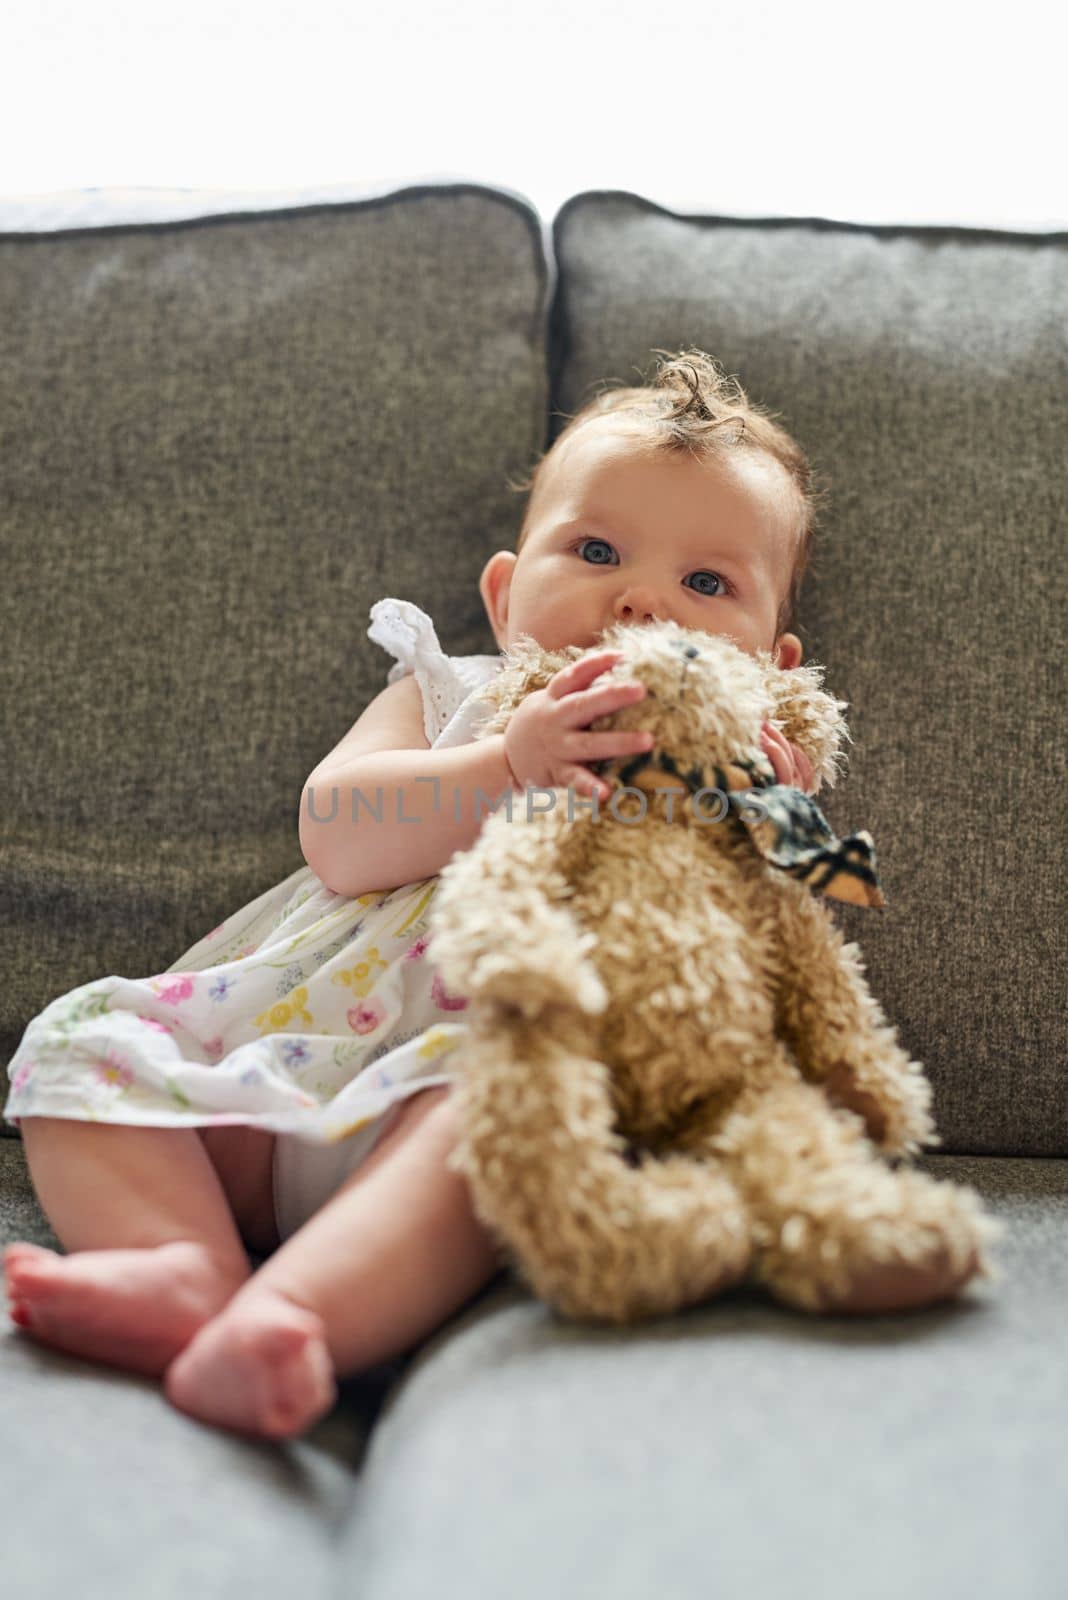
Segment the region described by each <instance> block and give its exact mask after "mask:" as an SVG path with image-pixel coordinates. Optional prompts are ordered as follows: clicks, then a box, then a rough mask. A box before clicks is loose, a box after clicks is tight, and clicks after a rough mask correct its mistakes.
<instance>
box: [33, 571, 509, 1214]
mask: <svg viewBox="0 0 1068 1600" xmlns="http://www.w3.org/2000/svg"><path fill="white" fill-rule="evenodd" d="M370 614H371V626H370V627H369V628H368V630H367V631H368V635H369V637H370V638H371V639H373V640H374V641H375V643H377V644H380V645H382V646H383V647H384V648H385V649H386V650H388V651H389V652H390V654H391V655H393V656H394V657H395V658H396V659H395V662H394V664H393V666H392V667H391V668H390V670H389V674H388V678H387V681H388V682H389V683H393V682H394V681H395V680H396V679H397V678H399V677H403V676H405V675H406V674H408V673H410V672H411V673H414V675H415V677H416V680H417V682H418V683H419V687H420V689H421V690H422V695H423V709H424V718H425V729H426V737H427V739H428V741H429V742H430V744H431V745H432V746H433V747H434V748H440V747H443V746H454V745H460V744H466V743H468V742H470V740H471V739H472V738H473V737H474V733H475V731H476V729H477V727H478V726H479V723H480V721H481V720H482V719H483V718H484V716H485V715H486V710H487V707H486V704H485V702H483V701H480V700H479V696H478V690H479V688H480V687H481V686H482V685H484V684H485V683H486V682H488V680H489V679H490V678H491V677H493V676H494V675H495V674H496V673H497V672H499V671H500V669H501V666H502V664H503V658H502V657H501V656H499V655H497V656H452V657H450V656H447V655H445V653H444V652H443V650H442V649H441V646H440V644H439V642H438V637H437V633H436V631H435V628H434V624H433V622H432V621H431V620H430V618H429V617H428V616H427V615H426V613H425V612H424V611H421V610H420V608H419V607H418V606H416V605H413V604H412V603H411V602H410V601H405V600H395V599H386V600H380V601H378V602H377V604H376V605H374V606H372V607H371V613H370ZM437 883H438V878H437V877H436V876H433V877H430V878H424V879H421V880H419V881H417V882H413V883H408V884H404V885H403V886H402V887H400V888H398V889H394V890H392V891H386V890H380V891H375V892H373V893H371V894H365V895H360V896H358V897H357V898H355V899H349V898H346V897H345V896H343V895H339V894H335V893H334V892H333V891H332V890H330V889H327V888H326V886H325V885H324V884H323V883H322V882H321V880H320V879H319V878H318V877H317V876H316V875H315V873H314V872H312V870H311V868H310V867H307V866H304V867H301V868H299V869H298V870H297V871H296V872H294V873H292V874H291V876H290V877H288V878H286V879H285V880H284V881H283V882H282V883H279V884H277V885H276V886H275V887H274V888H271V889H268V890H266V891H265V892H264V893H263V894H261V895H259V896H258V897H257V898H256V899H255V900H252V901H251V902H250V903H249V904H248V905H245V906H243V907H242V908H241V909H240V910H239V911H235V912H234V913H233V915H232V916H229V917H227V918H226V920H225V921H224V922H221V923H220V924H219V926H218V927H217V928H213V929H212V930H211V932H210V933H208V934H205V936H204V937H203V938H202V939H200V940H199V941H198V942H197V943H196V944H195V945H194V946H193V947H192V949H190V950H187V951H186V953H185V954H184V955H182V956H180V957H179V958H178V960H177V961H175V962H174V964H173V965H172V966H170V967H168V968H167V970H166V971H165V972H161V973H158V974H156V975H154V976H151V977H143V978H124V977H117V976H115V975H110V976H108V977H104V978H97V979H95V980H93V981H92V982H90V983H84V984H82V985H81V986H80V987H79V988H77V989H72V990H71V991H70V993H68V994H64V995H61V996H60V997H59V998H57V999H55V1000H53V1001H52V1002H51V1003H50V1004H49V1005H47V1006H46V1007H45V1009H44V1010H43V1011H42V1012H41V1013H40V1014H39V1015H38V1016H36V1017H35V1018H34V1019H33V1020H32V1021H31V1022H30V1024H29V1025H28V1027H27V1028H26V1031H25V1033H24V1034H23V1036H22V1039H21V1041H20V1043H19V1046H18V1048H17V1050H16V1051H15V1054H14V1056H13V1057H12V1058H11V1061H10V1062H9V1063H8V1068H7V1072H8V1077H9V1079H10V1082H11V1089H10V1094H9V1097H8V1101H7V1104H6V1106H5V1107H4V1118H5V1120H6V1121H7V1122H9V1123H11V1124H12V1125H14V1126H16V1127H17V1126H18V1125H19V1123H20V1121H21V1120H22V1119H23V1118H25V1117H32V1116H49V1117H69V1118H73V1119H75V1120H81V1121H101V1122H119V1123H136V1124H141V1125H148V1126H153V1127H160V1126H167V1127H177V1128H188V1127H203V1126H205V1125H209V1124H210V1125H219V1124H223V1123H242V1124H249V1125H252V1126H255V1127H259V1128H265V1129H270V1130H272V1131H273V1132H275V1133H276V1134H278V1136H279V1137H278V1140H277V1143H276V1153H275V1203H276V1211H277V1212H278V1222H279V1232H280V1234H281V1237H282V1238H283V1239H284V1238H286V1237H288V1236H289V1234H290V1233H291V1232H293V1231H295V1229H296V1228H297V1227H299V1226H301V1225H302V1223H303V1221H304V1220H306V1217H307V1216H308V1215H311V1213H312V1211H313V1210H316V1209H318V1205H319V1204H321V1203H322V1201H323V1200H324V1199H325V1198H326V1197H327V1196H328V1194H329V1193H331V1192H333V1189H334V1188H336V1187H337V1184H338V1183H339V1182H340V1181H341V1179H342V1178H343V1177H344V1175H345V1173H346V1172H347V1171H350V1170H352V1168H353V1167H354V1166H355V1165H357V1164H358V1163H359V1161H360V1160H362V1159H364V1157H365V1156H366V1154H367V1153H368V1152H369V1150H370V1149H371V1147H372V1145H373V1144H374V1142H375V1139H376V1138H377V1137H378V1136H379V1135H380V1134H381V1132H382V1131H383V1128H384V1126H385V1121H386V1114H387V1113H389V1112H390V1111H391V1110H392V1109H393V1108H394V1107H395V1106H396V1105H397V1103H398V1102H399V1101H401V1100H403V1099H405V1098H406V1097H407V1096H408V1095H410V1094H413V1093H416V1092H418V1091H419V1090H421V1089H426V1088H428V1087H430V1086H432V1085H441V1084H447V1083H448V1082H449V1081H450V1072H449V1067H448V1057H449V1055H450V1054H451V1053H452V1052H453V1051H454V1050H455V1049H456V1047H457V1045H458V1044H459V1043H460V1042H461V1040H462V1038H463V1035H464V1033H465V1031H466V1028H465V1025H464V1023H463V1021H462V1019H461V1017H460V1013H461V1012H462V1011H463V1009H464V1007H465V1006H466V1003H467V1002H466V1001H465V1000H464V999H463V998H462V997H461V996H455V995H450V994H448V993H446V991H445V989H444V987H443V986H442V983H441V980H440V978H439V977H438V975H437V973H436V972H435V970H434V968H433V965H432V963H431V962H430V961H429V960H428V959H427V957H426V955H425V950H426V944H427V934H428V917H429V911H430V906H431V903H432V900H433V896H434V892H435V889H436V886H437ZM361 1130H362V1131H361Z"/></svg>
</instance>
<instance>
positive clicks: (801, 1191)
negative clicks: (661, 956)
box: [716, 1069, 1003, 1314]
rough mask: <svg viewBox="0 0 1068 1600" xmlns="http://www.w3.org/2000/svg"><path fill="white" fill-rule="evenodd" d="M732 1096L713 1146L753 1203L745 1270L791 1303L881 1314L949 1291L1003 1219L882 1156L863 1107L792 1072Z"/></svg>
mask: <svg viewBox="0 0 1068 1600" xmlns="http://www.w3.org/2000/svg"><path fill="white" fill-rule="evenodd" d="M793 1070H794V1077H793V1079H792V1080H791V1079H790V1077H789V1076H787V1074H785V1073H784V1074H783V1077H782V1079H781V1080H780V1081H779V1082H777V1083H775V1084H773V1085H771V1086H767V1085H765V1086H764V1087H763V1088H762V1089H760V1090H756V1088H755V1087H754V1088H753V1089H751V1090H750V1091H749V1092H747V1093H746V1094H743V1096H742V1097H741V1098H740V1101H739V1103H738V1104H737V1105H736V1107H735V1108H734V1110H733V1111H732V1112H731V1114H730V1115H729V1116H728V1118H727V1119H726V1121H725V1123H724V1126H723V1129H722V1130H721V1133H720V1135H719V1136H718V1137H717V1139H716V1148H717V1149H718V1150H720V1151H722V1152H723V1159H724V1160H725V1161H726V1163H727V1168H728V1171H729V1172H730V1174H731V1176H732V1177H733V1178H734V1180H735V1182H736V1183H737V1185H738V1189H739V1192H740V1193H741V1194H742V1196H743V1198H744V1199H745V1201H746V1203H747V1205H748V1206H749V1210H750V1215H751V1217H752V1227H753V1246H754V1261H753V1277H754V1279H755V1280H756V1281H757V1282H760V1283H763V1284H764V1286H765V1287H766V1288H768V1289H769V1290H770V1291H771V1293H772V1294H773V1295H774V1296H775V1298H776V1299H778V1300H780V1301H782V1302H784V1303H785V1304H787V1305H791V1306H794V1307H796V1308H797V1309H799V1310H803V1311H810V1312H832V1313H846V1314H850V1313H859V1314H864V1313H878V1312H886V1311H897V1310H906V1309H911V1308H914V1307H918V1306H924V1305H930V1304H933V1303H935V1302H937V1301H940V1300H945V1299H949V1298H950V1297H952V1296H953V1295H955V1294H956V1293H958V1292H959V1290H960V1289H962V1288H963V1287H964V1285H965V1284H966V1283H968V1281H969V1280H970V1279H971V1278H972V1277H974V1276H975V1275H976V1273H981V1275H983V1276H985V1277H994V1276H995V1273H994V1271H993V1270H992V1269H991V1263H990V1262H989V1260H988V1259H987V1258H986V1256H985V1253H984V1249H985V1246H986V1245H987V1244H988V1243H992V1242H993V1241H994V1240H995V1239H997V1238H999V1237H1000V1236H1001V1234H1002V1232H1003V1227H1002V1224H1001V1223H999V1222H996V1221H995V1220H994V1219H993V1218H991V1217H989V1216H988V1215H986V1213H985V1212H984V1211H983V1207H982V1202H981V1200H980V1197H979V1196H978V1194H976V1192H975V1191H974V1190H973V1189H970V1188H967V1187H965V1186H963V1185H958V1184H954V1183H951V1182H948V1181H938V1180H936V1179H934V1178H931V1177H928V1176H927V1175H926V1174H924V1173H920V1172H915V1171H912V1170H907V1169H906V1170H902V1171H896V1172H895V1171H893V1170H892V1169H891V1168H890V1167H888V1166H887V1165H886V1164H885V1163H884V1162H882V1161H880V1160H879V1159H878V1156H877V1154H876V1152H875V1150H874V1147H873V1146H872V1145H871V1144H870V1142H869V1141H868V1140H867V1139H866V1138H865V1136H864V1131H863V1125H862V1123H861V1121H860V1118H859V1117H858V1116H856V1115H855V1114H854V1113H853V1112H850V1111H845V1110H840V1109H838V1110H836V1109H835V1108H834V1107H832V1106H831V1105H830V1104H829V1103H828V1102H827V1100H826V1099H825V1097H824V1096H823V1094H822V1093H821V1091H820V1090H819V1089H817V1088H816V1087H814V1086H813V1085H812V1084H808V1083H805V1082H804V1081H802V1080H801V1079H800V1077H799V1076H798V1075H797V1074H796V1069H793Z"/></svg>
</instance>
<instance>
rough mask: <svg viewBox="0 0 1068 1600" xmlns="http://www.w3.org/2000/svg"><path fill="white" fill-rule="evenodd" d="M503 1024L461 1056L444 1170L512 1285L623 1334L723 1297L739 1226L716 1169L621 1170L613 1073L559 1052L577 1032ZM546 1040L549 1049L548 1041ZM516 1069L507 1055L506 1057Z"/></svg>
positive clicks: (737, 1203) (651, 1165)
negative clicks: (464, 1186) (457, 1182)
mask: <svg viewBox="0 0 1068 1600" xmlns="http://www.w3.org/2000/svg"><path fill="white" fill-rule="evenodd" d="M549 1020H550V1019H542V1020H541V1022H540V1023H539V1024H538V1025H537V1026H535V1025H534V1024H524V1023H521V1022H515V1023H513V1028H514V1034H513V1038H512V1040H511V1041H509V1040H507V1039H506V1038H505V1037H504V1035H503V1034H502V1033H500V1032H498V1033H497V1034H495V1035H494V1036H493V1037H492V1038H489V1039H484V1038H482V1037H480V1035H479V1033H478V1031H477V1030H475V1031H474V1032H473V1033H472V1036H471V1038H470V1040H469V1041H468V1043H467V1044H466V1045H465V1046H464V1060H463V1063H462V1068H461V1070H460V1072H459V1073H458V1074H457V1081H456V1084H455V1086H454V1089H453V1095H454V1097H455V1105H456V1111H457V1117H458V1121H459V1124H460V1127H461V1130H462V1131H461V1136H460V1138H459V1141H458V1144H457V1148H456V1150H455V1151H454V1152H453V1155H452V1156H451V1157H450V1166H452V1168H453V1170H455V1171H457V1172H462V1173H463V1175H464V1177H465V1178H466V1179H467V1183H468V1190H469V1193H470V1195H471V1200H472V1205H473V1208H474V1211H475V1214H476V1215H477V1216H478V1217H479V1219H480V1220H481V1221H482V1222H483V1224H484V1225H485V1226H486V1227H488V1228H489V1229H490V1230H491V1231H492V1232H494V1233H495V1234H496V1235H497V1236H498V1238H499V1239H500V1240H501V1241H502V1242H503V1243H504V1244H505V1245H506V1246H507V1248H508V1250H509V1251H510V1253H511V1254H512V1256H513V1258H514V1261H513V1264H514V1266H515V1269H516V1272H517V1275H518V1276H519V1278H520V1279H521V1280H523V1281H524V1282H525V1283H526V1284H527V1285H528V1286H529V1287H530V1288H531V1289H532V1291H533V1292H534V1293H535V1294H536V1295H537V1296H539V1298H541V1299H543V1300H545V1301H547V1302H548V1303H549V1304H550V1305H552V1306H553V1307H554V1308H555V1309H556V1310H557V1311H558V1312H559V1313H560V1314H561V1315H563V1316H567V1317H571V1318H573V1319H576V1320H579V1321H603V1322H609V1323H617V1324H625V1323H631V1322H637V1321H640V1320H643V1319H646V1318H649V1317H654V1316H661V1315H669V1314H671V1313H672V1312H675V1311H678V1310H680V1309H681V1308H683V1307H685V1306H690V1305H696V1304H699V1303H700V1302H702V1301H705V1300H707V1299H709V1298H710V1297H712V1296H713V1295H715V1294H718V1293H721V1292H723V1291H724V1290H726V1289H728V1288H730V1287H731V1286H732V1285H734V1284H735V1283H737V1282H738V1280H739V1279H740V1278H742V1277H743V1276H744V1275H745V1273H746V1271H747V1269H748V1266H749V1261H750V1255H751V1243H750V1228H749V1218H748V1215H747V1213H746V1209H745V1206H744V1205H743V1204H742V1202H741V1200H740V1199H739V1196H738V1193H737V1190H736V1188H735V1186H734V1184H733V1182H732V1181H731V1180H730V1178H729V1176H728V1175H727V1173H726V1172H725V1171H724V1169H723V1167H722V1165H721V1164H720V1163H718V1162H710V1163H707V1164H706V1163H699V1162H697V1161H694V1160H692V1159H690V1158H687V1157H683V1156H669V1157H668V1158H667V1159H665V1160H659V1159H656V1158H655V1157H653V1158H649V1157H647V1158H646V1159H644V1160H643V1161H642V1162H641V1165H640V1166H639V1167H632V1166H631V1165H629V1164H628V1162H627V1159H626V1155H627V1147H626V1142H625V1140H624V1139H623V1138H622V1137H621V1136H620V1135H619V1133H618V1132H617V1131H616V1128H615V1121H616V1118H615V1108H614V1105H613V1102H612V1093H611V1079H610V1074H609V1072H608V1070H607V1068H606V1067H605V1066H604V1064H603V1063H602V1062H600V1061H597V1060H595V1059H593V1058H591V1057H588V1056H587V1057H584V1056H582V1055H581V1054H579V1052H578V1050H577V1049H575V1048H570V1049H569V1048H568V1047H567V1046H566V1045H565V1044H564V1043H563V1040H562V1038H561V1037H560V1035H561V1034H565V1033H568V1032H570V1033H572V1034H573V1035H575V1036H576V1040H575V1042H576V1043H577V1042H578V1036H579V1035H580V1034H581V1031H582V1030H581V1024H579V1023H577V1022H576V1021H575V1020H574V1019H572V1020H571V1022H570V1024H569V1025H568V1026H565V1024H564V1020H563V1019H562V1018H558V1019H556V1027H555V1029H552V1028H550V1027H549V1026H548V1022H549ZM553 1033H555V1034H556V1035H557V1036H556V1037H553V1036H552V1035H553ZM509 1042H510V1043H511V1044H512V1047H513V1049H514V1052H515V1053H514V1056H513V1057H511V1058H509V1056H508V1044H509Z"/></svg>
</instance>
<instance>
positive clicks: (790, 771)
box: [760, 722, 815, 794]
mask: <svg viewBox="0 0 1068 1600" xmlns="http://www.w3.org/2000/svg"><path fill="white" fill-rule="evenodd" d="M760 748H761V749H762V750H763V752H764V754H765V755H766V756H767V758H768V760H769V761H770V762H771V764H772V766H773V767H774V768H775V776H776V778H777V779H778V780H779V782H780V783H785V784H786V785H787V786H788V787H789V788H792V789H802V790H804V792H805V794H814V793H815V788H814V787H813V780H814V778H815V772H814V770H813V767H812V762H811V761H810V760H809V759H808V756H806V754H805V752H804V751H803V750H801V749H799V748H798V746H797V745H796V744H791V743H790V741H789V740H788V739H787V738H786V736H785V734H782V733H780V732H779V730H778V728H773V727H772V726H771V723H770V722H765V723H763V724H762V725H761V729H760Z"/></svg>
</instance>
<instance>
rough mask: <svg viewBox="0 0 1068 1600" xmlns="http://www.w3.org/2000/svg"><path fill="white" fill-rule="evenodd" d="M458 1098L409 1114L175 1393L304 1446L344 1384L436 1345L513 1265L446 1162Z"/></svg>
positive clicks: (258, 1280)
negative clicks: (457, 1314) (457, 1315)
mask: <svg viewBox="0 0 1068 1600" xmlns="http://www.w3.org/2000/svg"><path fill="white" fill-rule="evenodd" d="M448 1094H449V1090H448V1088H435V1089H426V1090H422V1091H421V1092H420V1093H418V1094H416V1095H413V1096H412V1097H411V1098H410V1099H409V1100H408V1101H406V1102H405V1103H404V1104H403V1106H402V1107H401V1108H400V1110H399V1112H398V1113H397V1115H396V1120H395V1122H394V1123H393V1125H392V1126H391V1127H390V1129H389V1130H388V1132H387V1133H386V1134H385V1135H383V1137H382V1139H381V1140H380V1141H379V1143H378V1144H377V1145H376V1146H375V1149H374V1150H373V1151H372V1153H371V1155H370V1156H369V1157H368V1158H367V1160H366V1161H365V1162H364V1163H363V1164H362V1165H361V1166H360V1167H359V1168H358V1169H357V1171H355V1172H354V1173H352V1174H350V1176H349V1177H348V1178H347V1179H346V1180H345V1182H344V1183H343V1184H342V1185H341V1187H340V1189H339V1190H338V1191H337V1193H336V1194H334V1195H333V1196H332V1197H331V1199H330V1200H329V1201H328V1202H327V1203H326V1205H324V1206H323V1207H322V1209H321V1210H320V1211H318V1212H317V1213H316V1214H315V1216H313V1217H311V1218H310V1219H309V1220H308V1221H307V1222H306V1223H305V1225H304V1227H303V1228H301V1229H300V1230H299V1231H298V1232H297V1233H295V1234H294V1235H293V1237H292V1238H291V1239H288V1240H287V1241H286V1243H285V1244H283V1245H282V1246H281V1247H280V1248H279V1249H278V1250H277V1251H276V1252H275V1254H274V1255H273V1256H271V1258H270V1259H269V1260H268V1261H265V1262H264V1264H263V1265H262V1266H261V1267H260V1269H259V1271H258V1272H256V1273H255V1274H254V1276H253V1277H252V1278H250V1279H249V1281H248V1282H247V1283H246V1284H244V1285H243V1286H242V1287H241V1288H240V1289H239V1290H238V1292H237V1293H236V1294H235V1295H234V1297H233V1298H232V1300H230V1301H229V1303H228V1304H227V1305H226V1306H225V1307H224V1308H223V1310H222V1312H221V1313H220V1315H219V1316H217V1317H216V1318H215V1319H214V1321H213V1322H211V1323H209V1324H208V1325H207V1326H206V1327H204V1328H202V1329H201V1331H200V1333H199V1334H198V1335H197V1336H196V1338H195V1339H193V1340H192V1341H191V1342H190V1344H189V1345H188V1346H187V1347H186V1349H185V1350H183V1352H182V1354H181V1355H180V1356H179V1357H178V1359H177V1360H176V1361H175V1362H174V1365H173V1366H172V1367H171V1368H170V1369H169V1371H168V1373H167V1376H166V1380H165V1388H166V1392H167V1395H168V1398H170V1399H171V1400H172V1401H173V1402H174V1404H175V1405H177V1406H178V1407H179V1408H180V1409H181V1410H183V1411H187V1412H189V1413H190V1414H191V1415H193V1416H196V1417H199V1418H200V1419H202V1420H204V1421H208V1422H213V1423H216V1424H218V1425H220V1426H223V1427H229V1428H233V1429H235V1430H237V1431H239V1432H251V1433H263V1434H267V1435H268V1436H271V1437H275V1438H278V1437H286V1436H290V1435H292V1434H295V1433H300V1432H303V1431H304V1430H305V1429H306V1428H307V1427H308V1426H309V1425H310V1424H311V1423H312V1422H313V1421H314V1420H315V1419H316V1418H317V1417H319V1416H322V1415H323V1414H324V1413H325V1412H326V1411H327V1410H329V1409H330V1407H331V1405H332V1404H333V1403H334V1400H335V1399H336V1387H335V1385H334V1384H333V1381H332V1380H333V1376H337V1377H345V1376H348V1375H349V1374H351V1373H353V1372H356V1371H359V1370H361V1369H363V1368H365V1367H367V1366H370V1365H372V1364H374V1363H375V1362H379V1361H384V1360H387V1359H389V1358H390V1357H392V1356H395V1355H397V1354H399V1353H401V1352H402V1351H405V1350H407V1349H408V1348H409V1347H410V1346H411V1345H413V1344H415V1343H416V1342H417V1341H418V1340H420V1339H421V1338H423V1337H424V1336H426V1335H427V1334H429V1333H431V1332H432V1331H433V1330H434V1329H435V1328H436V1327H438V1325H439V1324H440V1323H441V1322H443V1321H444V1320H445V1319H446V1318H447V1317H448V1316H449V1315H451V1314H452V1313H453V1312H454V1311H456V1310H458V1309H459V1308H460V1307H461V1306H462V1305H464V1304H465V1303H466V1302H467V1300H468V1299H470V1297H471V1296H472V1295H473V1294H474V1293H475V1291H476V1290H477V1289H479V1288H480V1287H481V1286H482V1285H484V1284H485V1283H487V1282H488V1281H489V1279H490V1278H491V1277H492V1276H493V1275H494V1273H495V1272H497V1271H498V1270H499V1269H500V1268H501V1266H502V1265H503V1261H504V1258H503V1255H502V1254H501V1252H500V1251H499V1249H498V1247H497V1245H496V1243H495V1241H494V1239H493V1237H492V1236H491V1235H490V1233H489V1232H488V1231H487V1230H486V1229H485V1228H484V1227H483V1225H482V1224H481V1223H480V1222H479V1221H478V1219H477V1218H476V1217H475V1215H474V1213H473V1211H472V1209H471V1203H470V1198H469V1195H468V1190H467V1184H466V1181H465V1180H464V1178H463V1177H462V1175H460V1174H459V1173H454V1172H452V1171H451V1170H450V1169H449V1168H448V1167H447V1165H446V1159H447V1157H448V1155H449V1153H450V1152H451V1150H452V1149H453V1147H454V1144H455V1139H456V1125H455V1120H454V1114H453V1109H452V1106H451V1105H450V1103H449V1100H448Z"/></svg>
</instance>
